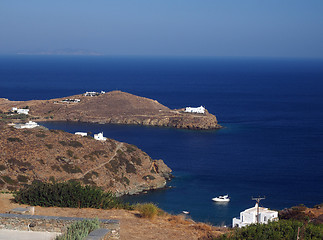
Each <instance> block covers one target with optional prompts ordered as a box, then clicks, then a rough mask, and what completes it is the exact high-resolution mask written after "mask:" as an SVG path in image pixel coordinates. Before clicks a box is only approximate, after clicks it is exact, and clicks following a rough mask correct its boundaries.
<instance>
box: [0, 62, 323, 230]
mask: <svg viewBox="0 0 323 240" xmlns="http://www.w3.org/2000/svg"><path fill="white" fill-rule="evenodd" d="M101 90H105V91H111V90H122V91H126V92H129V93H133V94H136V95H140V96H144V97H148V98H152V99H156V100H158V101H159V102H160V103H162V104H164V105H166V106H168V107H170V108H181V107H185V106H200V105H203V106H205V107H206V108H207V109H208V110H209V112H211V113H213V114H215V115H216V116H217V118H218V120H219V123H220V124H221V125H223V126H224V128H223V129H220V130H214V131H193V130H178V129H171V128H158V127H143V126H124V125H100V124H87V123H59V122H53V123H43V125H44V126H46V127H48V128H54V129H63V130H65V131H68V132H75V131H91V132H99V131H103V132H104V135H105V136H107V137H110V138H114V139H116V140H119V141H124V142H128V143H131V144H135V145H137V146H138V147H139V148H141V149H142V150H143V151H145V152H147V153H148V154H149V155H150V156H151V157H152V158H154V159H163V160H164V161H165V163H166V164H167V165H168V166H170V167H171V168H172V169H173V174H174V176H175V178H174V179H173V180H172V181H170V182H169V183H168V185H169V186H171V188H167V189H162V190H156V191H153V192H150V193H147V194H141V195H138V196H132V197H126V200H127V201H131V202H147V201H148V202H154V203H157V204H158V205H159V206H160V207H161V208H162V209H164V210H166V211H168V212H170V213H174V214H178V213H181V212H182V211H183V210H186V211H189V212H190V216H191V217H192V219H194V220H197V221H204V222H209V223H213V224H216V225H222V224H225V225H230V224H231V220H232V217H235V216H238V215H239V212H240V211H242V210H244V209H246V208H249V207H252V206H253V205H254V204H255V202H254V201H252V200H251V197H252V196H265V197H266V199H265V200H263V201H261V205H263V206H264V207H269V208H271V209H283V208H285V207H291V206H294V205H298V204H305V205H307V206H313V205H315V204H319V203H322V202H323V187H322V186H323V60H319V59H260V58H149V57H101V56H100V57H98V56H95V57H94V56H93V57H85V56H84V57H82V56H79V57H58V56H56V57H55V56H1V57H0V97H2V98H9V99H10V100H30V99H50V98H55V97H64V96H69V95H74V94H79V93H82V92H85V91H101ZM223 194H229V195H230V197H231V201H230V202H229V203H227V204H216V203H214V202H212V201H211V199H212V198H213V197H216V196H218V195H223Z"/></svg>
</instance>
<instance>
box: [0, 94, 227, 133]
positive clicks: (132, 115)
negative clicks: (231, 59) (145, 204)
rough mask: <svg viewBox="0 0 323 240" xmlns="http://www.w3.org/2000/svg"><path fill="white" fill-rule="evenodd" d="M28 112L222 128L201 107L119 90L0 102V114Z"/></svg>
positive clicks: (40, 117) (51, 117)
mask: <svg viewBox="0 0 323 240" xmlns="http://www.w3.org/2000/svg"><path fill="white" fill-rule="evenodd" d="M13 109H14V110H17V109H18V110H19V109H28V115H29V116H30V117H32V119H36V120H37V121H80V122H90V123H104V124H109V123H112V124H136V125H147V126H161V127H174V128H183V129H203V130H208V129H217V128H221V126H220V125H219V124H218V121H217V118H216V117H215V116H214V115H212V114H210V113H209V112H208V111H207V110H206V109H205V108H204V107H202V106H201V107H198V108H193V107H186V108H182V109H169V108H168V107H166V106H164V105H162V104H160V103H159V102H158V101H156V100H152V99H148V98H145V97H140V96H136V95H133V94H130V93H126V92H121V91H111V92H107V93H105V92H87V93H85V94H79V95H74V96H69V97H64V98H57V99H51V100H30V101H10V100H8V99H3V98H2V99H0V111H3V112H8V111H12V110H13Z"/></svg>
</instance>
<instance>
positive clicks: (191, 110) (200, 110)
mask: <svg viewBox="0 0 323 240" xmlns="http://www.w3.org/2000/svg"><path fill="white" fill-rule="evenodd" d="M185 112H188V113H201V114H204V113H205V107H203V106H200V107H196V108H195V107H186V108H185Z"/></svg>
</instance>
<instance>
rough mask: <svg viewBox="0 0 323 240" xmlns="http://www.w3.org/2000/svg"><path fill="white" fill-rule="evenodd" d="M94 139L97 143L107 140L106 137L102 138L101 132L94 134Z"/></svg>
mask: <svg viewBox="0 0 323 240" xmlns="http://www.w3.org/2000/svg"><path fill="white" fill-rule="evenodd" d="M94 139H95V140H99V141H105V140H107V138H106V137H103V132H100V133H98V134H94Z"/></svg>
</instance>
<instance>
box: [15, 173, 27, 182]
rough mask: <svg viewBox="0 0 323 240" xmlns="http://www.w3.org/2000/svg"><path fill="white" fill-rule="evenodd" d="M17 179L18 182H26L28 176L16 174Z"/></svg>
mask: <svg viewBox="0 0 323 240" xmlns="http://www.w3.org/2000/svg"><path fill="white" fill-rule="evenodd" d="M17 179H18V181H19V182H22V183H26V182H28V179H29V178H28V177H27V176H24V175H18V177H17Z"/></svg>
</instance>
